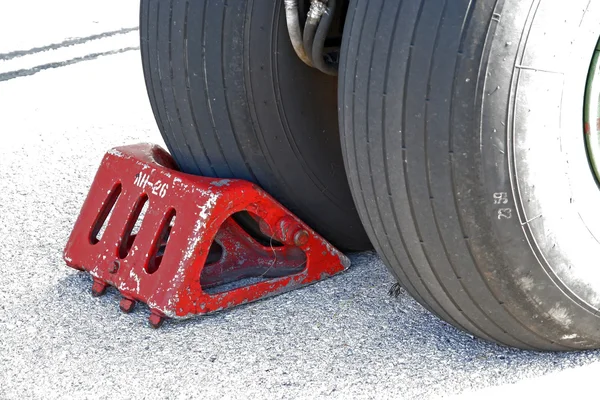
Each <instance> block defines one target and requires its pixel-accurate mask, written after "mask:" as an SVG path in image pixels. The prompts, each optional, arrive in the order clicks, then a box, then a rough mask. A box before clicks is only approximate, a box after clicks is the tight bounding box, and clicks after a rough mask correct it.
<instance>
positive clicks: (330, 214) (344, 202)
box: [140, 0, 372, 250]
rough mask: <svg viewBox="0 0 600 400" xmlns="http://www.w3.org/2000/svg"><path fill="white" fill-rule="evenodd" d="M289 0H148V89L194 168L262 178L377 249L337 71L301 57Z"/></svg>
mask: <svg viewBox="0 0 600 400" xmlns="http://www.w3.org/2000/svg"><path fill="white" fill-rule="evenodd" d="M284 13H285V11H284V8H283V2H280V1H277V2H270V1H258V0H229V1H221V0H219V1H217V0H207V1H188V0H165V1H163V0H141V11H140V38H141V52H142V62H143V70H144V76H145V80H146V87H147V90H148V95H149V99H150V103H151V106H152V110H153V112H154V116H155V117H156V121H157V124H158V127H159V129H160V132H161V134H162V136H163V138H164V140H165V143H166V145H167V147H168V149H169V151H170V152H171V154H172V155H173V157H174V158H175V160H176V162H177V163H178V165H179V167H180V168H181V170H182V171H184V172H187V173H191V174H196V175H203V176H213V177H220V178H239V179H245V180H249V181H252V182H255V183H257V184H258V185H260V186H261V187H262V188H263V189H265V190H266V191H267V192H268V193H270V194H271V195H273V196H274V197H275V198H276V199H277V200H279V201H280V202H281V203H282V204H283V205H285V206H286V207H287V208H288V209H290V211H292V212H293V213H295V214H296V215H298V216H299V217H300V218H301V219H303V220H304V221H305V222H306V223H308V224H309V225H310V226H312V227H313V228H314V229H315V230H316V231H317V232H319V233H320V234H321V235H323V236H324V237H325V238H327V239H328V240H329V241H331V242H332V243H333V244H334V245H335V246H337V247H339V248H341V249H344V250H365V249H369V248H372V246H371V244H370V242H369V239H368V237H367V235H366V233H365V231H364V228H363V227H362V225H361V222H360V219H359V217H358V214H357V211H356V208H355V206H354V202H353V199H352V195H351V193H350V190H349V187H348V181H347V177H346V174H345V170H344V165H343V159H342V154H341V147H340V139H339V131H338V121H337V81H336V79H335V78H332V77H328V76H325V75H323V74H321V73H319V72H318V71H316V70H314V69H311V68H309V67H307V66H305V65H304V64H303V63H302V61H300V60H299V59H298V57H297V56H296V55H295V53H294V50H293V49H292V46H291V44H290V40H289V37H288V34H287V28H286V25H285V15H284Z"/></svg>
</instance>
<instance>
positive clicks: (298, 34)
mask: <svg viewBox="0 0 600 400" xmlns="http://www.w3.org/2000/svg"><path fill="white" fill-rule="evenodd" d="M285 19H286V21H287V28H288V33H289V35H290V40H291V42H292V46H293V47H294V51H295V52H296V54H297V55H298V57H299V58H300V59H301V60H302V61H304V63H305V64H308V65H309V66H311V67H312V62H311V60H310V57H309V56H308V55H307V54H306V51H305V50H304V44H303V43H302V28H301V27H300V18H299V16H298V0H285Z"/></svg>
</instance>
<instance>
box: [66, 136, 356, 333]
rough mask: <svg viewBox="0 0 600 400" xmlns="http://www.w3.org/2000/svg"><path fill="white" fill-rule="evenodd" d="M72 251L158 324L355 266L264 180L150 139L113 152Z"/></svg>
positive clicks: (75, 261) (127, 305)
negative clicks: (205, 164)
mask: <svg viewBox="0 0 600 400" xmlns="http://www.w3.org/2000/svg"><path fill="white" fill-rule="evenodd" d="M144 206H146V207H147V208H146V212H145V214H143V212H142V210H143V209H144ZM142 214H143V215H142ZM138 219H139V220H140V221H141V225H140V222H139V221H138ZM136 222H137V223H136ZM138 225H139V228H138ZM137 229H139V231H136V230H137ZM64 259H65V261H66V263H67V265H69V266H70V267H72V268H75V269H79V270H84V271H88V272H89V273H90V274H91V275H92V277H93V281H94V283H93V285H92V294H93V295H95V296H99V295H101V294H103V293H104V291H105V290H106V288H107V286H108V285H111V286H114V287H115V288H117V290H119V292H120V293H121V295H122V296H123V297H122V300H121V303H120V308H121V310H123V312H131V311H132V310H133V308H134V306H135V304H136V302H138V301H141V302H144V303H146V304H148V306H149V307H150V311H151V316H150V324H151V325H152V326H154V327H158V326H160V325H161V324H162V322H163V321H164V319H165V318H185V317H190V316H192V315H194V314H208V313H211V312H215V311H219V310H223V309H226V308H230V307H234V306H237V305H240V304H244V303H248V302H251V301H256V300H259V299H263V298H265V297H268V296H273V295H276V294H279V293H283V292H287V291H289V290H292V289H295V288H298V287H301V286H304V285H308V284H310V283H314V282H316V281H319V280H321V279H324V278H327V277H329V276H332V275H334V274H337V273H339V272H341V271H344V270H345V269H346V268H348V267H349V265H350V261H349V260H348V258H346V257H345V256H344V255H343V254H342V253H341V252H339V251H338V250H337V249H335V248H334V247H333V246H332V245H331V244H329V243H328V242H327V241H326V240H325V239H323V238H322V237H321V236H319V235H318V234H317V233H316V232H315V231H313V230H312V229H311V228H310V227H308V226H307V225H306V224H304V223H303V222H302V221H301V220H299V219H298V218H297V217H296V216H294V215H293V214H292V213H290V212H289V211H288V210H286V209H285V208H284V207H283V206H282V205H281V204H279V203H278V202H277V201H276V200H274V199H273V198H272V197H271V196H269V195H268V194H267V193H266V192H264V191H263V190H262V189H260V188H259V187H257V186H256V185H254V184H252V183H249V182H246V181H242V180H237V179H215V178H206V177H199V176H194V175H188V174H184V173H182V172H179V171H177V170H176V167H175V163H174V161H173V160H172V158H171V156H170V155H169V154H168V153H167V152H166V151H164V150H163V149H162V148H160V147H159V146H155V145H149V144H139V145H133V146H125V147H119V148H115V149H113V150H111V151H109V152H108V153H107V154H106V155H105V156H104V159H103V161H102V164H101V166H100V168H99V170H98V172H97V174H96V177H95V179H94V182H93V183H92V186H91V188H90V192H89V194H88V196H87V199H86V200H85V202H84V204H83V207H82V209H81V212H80V215H79V217H78V219H77V222H76V223H75V226H74V228H73V231H72V233H71V236H70V238H69V241H68V243H67V246H66V248H65V252H64Z"/></svg>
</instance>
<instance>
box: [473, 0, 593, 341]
mask: <svg viewBox="0 0 600 400" xmlns="http://www.w3.org/2000/svg"><path fill="white" fill-rule="evenodd" d="M575 3H577V2H576V1H575ZM583 3H588V2H587V1H585V2H582V4H583ZM578 6H579V4H573V2H568V3H562V2H546V3H544V2H542V3H539V2H536V1H532V2H522V1H518V0H509V1H506V2H505V4H504V8H503V13H502V16H501V18H500V20H499V23H498V25H497V27H496V32H495V37H494V40H493V43H492V44H491V46H490V53H489V59H488V64H487V65H488V69H487V74H485V83H484V85H483V90H482V93H481V94H480V95H481V96H482V98H483V110H482V121H481V131H480V138H481V152H482V159H483V174H482V176H483V177H484V186H485V188H486V197H487V198H486V200H485V201H486V202H487V204H488V206H487V209H488V216H487V218H491V220H492V221H493V222H492V226H493V229H494V233H495V236H496V238H497V241H498V242H497V245H498V246H499V247H500V248H501V249H502V253H503V256H504V260H505V265H497V266H492V267H490V268H491V269H494V268H502V270H501V271H494V273H495V274H496V275H497V277H498V279H500V280H503V281H506V282H511V285H512V290H514V292H515V293H518V294H519V295H517V296H514V295H513V296H511V298H510V301H509V303H512V306H513V307H514V308H518V309H523V308H528V309H530V310H531V309H533V311H532V312H534V315H537V317H538V318H539V319H540V320H541V321H546V322H545V323H546V327H548V329H549V330H553V329H555V330H556V332H558V337H559V338H562V339H564V340H565V341H569V342H570V343H576V344H577V345H579V346H585V340H586V339H581V340H580V341H578V340H579V339H578V337H580V336H581V337H585V336H587V337H590V336H592V337H593V336H594V335H597V326H598V317H597V316H595V315H594V314H597V312H598V310H599V309H600V267H597V266H596V265H595V262H594V254H596V255H597V254H600V243H599V242H598V240H597V239H596V238H600V212H598V205H599V204H600V190H598V186H597V184H596V181H595V179H594V176H593V174H592V171H591V169H590V166H589V163H588V160H587V158H586V155H585V144H584V136H583V109H584V108H583V103H584V93H585V86H586V80H587V73H588V69H589V66H590V62H591V59H592V56H593V52H594V48H595V46H596V43H597V41H598V37H599V36H600V24H598V23H597V21H598V20H600V7H598V5H593V4H591V3H590V4H588V8H587V10H586V9H585V4H584V5H583V8H579V10H580V14H581V15H580V17H579V19H577V13H576V12H574V11H573V12H569V10H577V9H578ZM584 10H585V11H584ZM559 15H560V16H561V20H562V21H564V26H563V27H561V26H560V24H557V22H558V18H559ZM561 28H562V29H563V32H564V35H565V37H564V38H562V39H560V40H552V39H553V38H552V34H551V32H556V31H561ZM546 33H549V34H548V35H546ZM500 264H503V263H500ZM492 284H493V283H492ZM519 302H520V303H521V304H518V305H517V303H519ZM524 303H525V304H524ZM508 306H509V307H510V306H511V304H508ZM517 313H518V311H517ZM575 321H576V323H575Z"/></svg>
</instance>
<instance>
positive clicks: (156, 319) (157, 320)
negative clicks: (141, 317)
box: [148, 312, 165, 329]
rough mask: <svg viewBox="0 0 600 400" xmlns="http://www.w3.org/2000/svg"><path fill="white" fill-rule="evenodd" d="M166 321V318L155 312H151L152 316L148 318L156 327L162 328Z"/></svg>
mask: <svg viewBox="0 0 600 400" xmlns="http://www.w3.org/2000/svg"><path fill="white" fill-rule="evenodd" d="M164 322H165V318H164V317H163V316H161V315H160V314H157V313H155V312H153V313H152V314H150V317H149V318H148V323H149V324H150V326H151V327H152V328H154V329H158V328H160V327H161V326H162V324H163V323H164Z"/></svg>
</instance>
